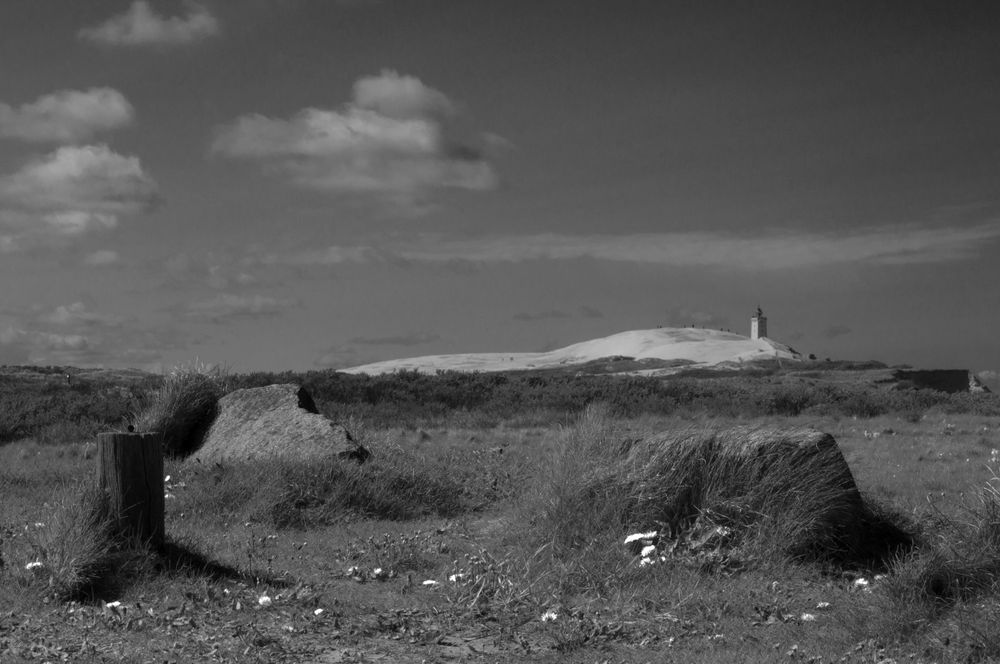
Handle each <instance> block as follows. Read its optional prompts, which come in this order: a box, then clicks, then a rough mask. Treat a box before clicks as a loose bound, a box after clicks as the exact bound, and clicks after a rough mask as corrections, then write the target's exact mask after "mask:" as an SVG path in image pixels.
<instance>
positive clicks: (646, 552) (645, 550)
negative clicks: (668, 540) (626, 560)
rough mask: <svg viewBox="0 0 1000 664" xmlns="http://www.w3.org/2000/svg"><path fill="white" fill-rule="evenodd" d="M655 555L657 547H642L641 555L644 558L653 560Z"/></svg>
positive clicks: (649, 545)
mask: <svg viewBox="0 0 1000 664" xmlns="http://www.w3.org/2000/svg"><path fill="white" fill-rule="evenodd" d="M654 553H656V546H654V545H653V544H647V545H646V546H644V547H642V552H641V553H640V554H639V555H640V556H642V557H643V558H652V557H653V554H654Z"/></svg>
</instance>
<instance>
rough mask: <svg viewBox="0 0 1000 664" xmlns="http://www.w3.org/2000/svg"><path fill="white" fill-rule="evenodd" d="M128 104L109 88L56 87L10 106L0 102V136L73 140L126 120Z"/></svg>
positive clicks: (124, 123)
mask: <svg viewBox="0 0 1000 664" xmlns="http://www.w3.org/2000/svg"><path fill="white" fill-rule="evenodd" d="M134 116H135V110H134V109H133V108H132V104H130V103H129V102H128V100H127V99H126V98H125V96H124V95H122V93H120V92H118V91H117V90H114V89H112V88H91V89H89V90H85V91H80V90H60V91H59V92H54V93H52V94H49V95H45V96H43V97H39V98H38V99H37V100H35V101H33V102H31V103H29V104H24V105H22V106H20V107H19V108H14V107H13V106H10V105H8V104H4V103H2V102H0V137H3V138H14V139H18V140H22V141H32V142H39V143H75V142H77V141H82V140H86V139H89V138H91V137H92V136H93V135H94V134H96V133H98V132H102V131H110V130H112V129H118V128H120V127H124V126H127V125H128V124H130V123H131V122H132V120H133V118H134Z"/></svg>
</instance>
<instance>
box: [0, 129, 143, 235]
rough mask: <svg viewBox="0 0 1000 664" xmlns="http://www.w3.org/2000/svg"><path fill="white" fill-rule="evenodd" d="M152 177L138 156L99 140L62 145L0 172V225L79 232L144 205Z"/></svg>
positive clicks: (114, 222)
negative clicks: (122, 152) (10, 170)
mask: <svg viewBox="0 0 1000 664" xmlns="http://www.w3.org/2000/svg"><path fill="white" fill-rule="evenodd" d="M157 200H158V196H157V187H156V183H155V182H154V181H153V180H152V178H150V177H149V176H148V175H147V174H146V173H145V172H144V171H143V169H142V166H141V164H140V163H139V159H138V158H136V157H126V156H122V155H119V154H117V153H115V152H113V151H111V150H110V149H109V148H108V147H107V146H104V145H85V146H66V147H62V148H59V149H58V150H56V151H55V152H52V153H51V154H49V155H46V156H45V157H43V158H41V159H38V160H35V161H33V162H30V163H28V164H27V165H26V166H24V167H23V168H22V169H21V170H19V171H17V172H15V173H13V174H11V175H6V176H0V225H4V226H8V227H13V228H17V229H19V230H21V231H22V232H27V233H28V234H32V233H35V234H37V233H43V232H45V231H47V232H49V233H53V234H56V235H79V234H82V233H86V232H89V231H94V230H106V229H109V228H114V227H115V226H117V225H118V221H119V217H120V216H122V215H129V214H136V213H139V212H143V211H146V210H148V209H150V208H151V207H152V206H153V205H154V204H155V203H156V202H157Z"/></svg>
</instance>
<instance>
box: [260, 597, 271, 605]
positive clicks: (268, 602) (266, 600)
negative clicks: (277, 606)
mask: <svg viewBox="0 0 1000 664" xmlns="http://www.w3.org/2000/svg"><path fill="white" fill-rule="evenodd" d="M271 602H272V600H271V598H270V597H268V596H267V595H261V596H260V597H258V598H257V604H258V605H260V606H271Z"/></svg>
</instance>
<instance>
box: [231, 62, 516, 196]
mask: <svg viewBox="0 0 1000 664" xmlns="http://www.w3.org/2000/svg"><path fill="white" fill-rule="evenodd" d="M456 115H457V111H456V109H455V107H454V105H453V104H452V102H451V101H450V100H449V99H448V98H447V97H446V96H445V95H444V94H443V93H441V92H440V91H438V90H435V89H434V88H431V87H429V86H426V85H424V84H423V83H422V82H421V81H420V80H419V79H417V78H414V77H412V76H401V75H399V74H397V73H396V72H393V71H384V72H382V74H380V75H379V76H371V77H366V78H362V79H360V80H359V81H357V83H355V86H354V96H353V99H352V101H351V102H350V103H349V104H347V105H346V106H345V107H344V108H343V109H341V110H324V109H318V108H307V109H304V110H302V111H300V112H299V113H297V114H296V115H294V116H292V117H291V118H289V119H287V120H284V119H273V118H268V117H265V116H262V115H245V116H242V117H240V118H238V119H236V120H235V121H234V122H232V123H230V124H229V125H227V126H225V127H223V128H221V130H220V131H219V132H218V135H217V136H216V138H215V141H214V142H213V145H212V149H213V151H214V152H216V153H219V154H223V155H225V156H228V157H237V158H246V159H254V160H258V161H260V162H262V163H263V164H264V165H265V166H269V167H273V168H275V169H277V170H278V171H279V172H280V173H282V174H283V175H284V176H286V177H287V178H288V179H289V180H290V181H291V182H292V183H293V184H295V185H297V186H300V187H305V188H309V189H316V190H320V191H326V192H330V193H345V192H355V193H368V194H379V195H383V196H386V197H387V198H388V199H389V200H392V201H395V202H398V203H402V204H404V205H407V206H409V207H413V206H415V205H417V204H418V203H419V201H420V200H421V199H422V198H423V197H424V196H426V195H427V194H428V193H429V192H430V191H431V190H433V189H439V188H455V189H466V190H479V191H481V190H487V189H492V188H494V187H495V186H496V182H497V178H496V174H495V173H494V171H493V168H492V166H491V165H490V164H489V162H488V161H487V159H486V155H485V152H484V149H483V147H482V144H483V143H484V142H485V141H484V140H483V138H482V137H481V136H479V135H475V134H468V133H467V132H466V133H463V132H462V131H460V130H459V129H458V125H457V123H455V122H453V119H454V118H455V116H456Z"/></svg>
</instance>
